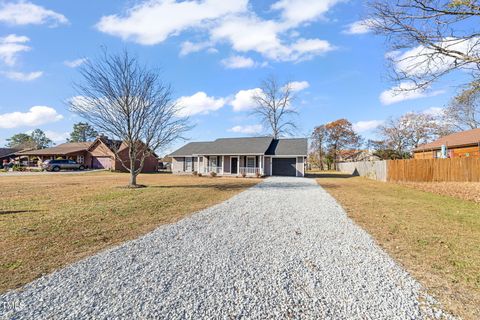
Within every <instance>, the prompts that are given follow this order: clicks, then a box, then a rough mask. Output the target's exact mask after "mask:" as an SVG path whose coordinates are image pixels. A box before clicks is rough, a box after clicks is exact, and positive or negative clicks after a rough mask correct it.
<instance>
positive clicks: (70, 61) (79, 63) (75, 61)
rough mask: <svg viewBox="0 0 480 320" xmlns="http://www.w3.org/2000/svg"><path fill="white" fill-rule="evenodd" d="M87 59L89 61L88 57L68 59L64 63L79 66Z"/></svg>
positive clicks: (70, 66) (73, 66)
mask: <svg viewBox="0 0 480 320" xmlns="http://www.w3.org/2000/svg"><path fill="white" fill-rule="evenodd" d="M87 61H88V59H87V58H79V59H75V60H66V61H64V62H63V64H64V65H66V66H67V67H69V68H77V67H79V66H81V65H82V64H84V63H85V62H87Z"/></svg>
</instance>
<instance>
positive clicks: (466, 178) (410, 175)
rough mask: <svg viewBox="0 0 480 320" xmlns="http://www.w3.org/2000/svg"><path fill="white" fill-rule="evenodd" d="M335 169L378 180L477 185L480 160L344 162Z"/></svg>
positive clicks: (479, 179) (479, 174)
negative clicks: (474, 183) (454, 182)
mask: <svg viewBox="0 0 480 320" xmlns="http://www.w3.org/2000/svg"><path fill="white" fill-rule="evenodd" d="M338 169H339V171H341V172H345V173H349V174H353V175H359V176H362V177H367V178H370V179H374V180H379V181H415V182H441V181H457V182H480V158H451V159H410V160H388V161H362V162H344V163H339V164H338Z"/></svg>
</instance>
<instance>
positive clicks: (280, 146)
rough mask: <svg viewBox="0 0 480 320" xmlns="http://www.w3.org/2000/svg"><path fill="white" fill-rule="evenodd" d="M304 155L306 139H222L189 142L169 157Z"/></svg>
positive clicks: (305, 152)
mask: <svg viewBox="0 0 480 320" xmlns="http://www.w3.org/2000/svg"><path fill="white" fill-rule="evenodd" d="M197 154H198V155H230V154H231V155H235V154H239V155H248V154H269V155H306V154H307V139H280V140H274V139H272V138H271V137H258V138H222V139H217V140H215V141H212V142H190V143H188V144H186V145H185V146H183V147H181V148H180V149H178V150H176V151H174V152H173V153H171V154H170V156H176V157H179V156H191V155H197Z"/></svg>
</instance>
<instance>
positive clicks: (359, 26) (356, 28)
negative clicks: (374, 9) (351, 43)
mask: <svg viewBox="0 0 480 320" xmlns="http://www.w3.org/2000/svg"><path fill="white" fill-rule="evenodd" d="M371 23H372V20H371V19H365V20H360V21H355V22H353V23H351V24H349V25H348V26H347V29H345V30H344V31H343V33H345V34H365V33H369V32H371V31H372V29H371V27H370V24H371Z"/></svg>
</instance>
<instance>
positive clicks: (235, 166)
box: [232, 157, 238, 174]
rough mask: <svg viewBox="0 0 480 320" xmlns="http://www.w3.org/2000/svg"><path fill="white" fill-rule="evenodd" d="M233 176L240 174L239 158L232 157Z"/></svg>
mask: <svg viewBox="0 0 480 320" xmlns="http://www.w3.org/2000/svg"><path fill="white" fill-rule="evenodd" d="M232 174H238V158H234V157H232Z"/></svg>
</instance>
